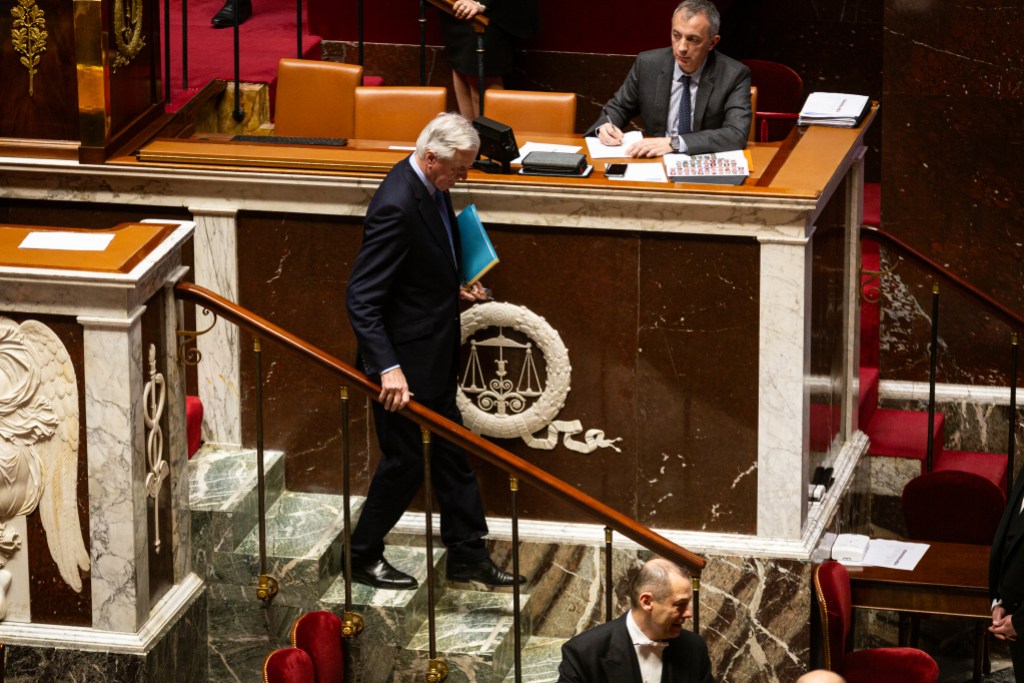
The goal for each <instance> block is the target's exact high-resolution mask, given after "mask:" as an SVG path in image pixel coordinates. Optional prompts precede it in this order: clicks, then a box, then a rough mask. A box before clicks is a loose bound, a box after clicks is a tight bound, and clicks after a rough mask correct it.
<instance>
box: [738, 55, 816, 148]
mask: <svg viewBox="0 0 1024 683" xmlns="http://www.w3.org/2000/svg"><path fill="white" fill-rule="evenodd" d="M743 63H744V64H746V65H747V66H748V67H750V84H751V85H752V86H753V87H755V88H757V108H756V109H755V111H754V123H753V127H756V128H759V130H758V132H757V141H758V142H771V141H772V140H782V139H783V138H785V137H786V136H787V135H789V131H791V130H792V129H793V126H794V125H796V119H797V115H798V114H799V113H800V108H801V107H802V106H803V104H804V81H803V79H802V78H800V74H798V73H797V72H795V71H793V70H792V69H790V68H789V67H788V66H786V65H785V64H779V63H778V62H769V61H766V60H763V59H745V60H743Z"/></svg>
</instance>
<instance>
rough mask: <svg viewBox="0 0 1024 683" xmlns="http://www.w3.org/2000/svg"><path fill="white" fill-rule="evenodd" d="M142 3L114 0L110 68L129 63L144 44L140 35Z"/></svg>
mask: <svg viewBox="0 0 1024 683" xmlns="http://www.w3.org/2000/svg"><path fill="white" fill-rule="evenodd" d="M143 7H144V4H143V2H142V0H114V43H115V45H116V47H117V54H115V55H114V62H113V65H112V70H113V71H117V67H119V66H127V65H129V64H131V62H132V60H133V59H135V57H136V55H138V54H139V52H140V51H141V50H142V48H143V47H144V46H145V45H146V39H145V37H144V36H143V35H142V27H143V20H142V19H143V17H142V11H143Z"/></svg>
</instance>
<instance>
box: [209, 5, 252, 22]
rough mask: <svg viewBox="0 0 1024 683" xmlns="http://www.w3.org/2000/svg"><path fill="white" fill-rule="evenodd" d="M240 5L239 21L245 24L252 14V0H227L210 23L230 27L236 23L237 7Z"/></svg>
mask: <svg viewBox="0 0 1024 683" xmlns="http://www.w3.org/2000/svg"><path fill="white" fill-rule="evenodd" d="M236 6H237V7H238V23H239V24H244V23H245V20H246V19H248V18H249V17H251V16H252V0H227V2H225V3H224V6H223V7H221V8H220V10H219V11H218V12H217V13H216V14H214V15H213V19H211V20H210V23H211V24H213V27H214V28H230V27H232V26H234V25H235V7H236Z"/></svg>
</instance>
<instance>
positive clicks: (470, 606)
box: [392, 588, 532, 683]
mask: <svg viewBox="0 0 1024 683" xmlns="http://www.w3.org/2000/svg"><path fill="white" fill-rule="evenodd" d="M529 600H530V597H529V595H528V594H525V593H524V594H521V595H520V602H521V606H522V610H523V619H522V622H521V641H522V642H524V643H525V642H526V640H527V638H529V635H530V632H531V628H532V624H531V623H530V619H529V617H528V616H527V615H529V613H530V610H529V609H528V603H529ZM435 615H436V630H435V633H436V642H437V652H438V658H439V659H441V660H443V661H444V662H445V664H447V666H448V669H449V676H448V678H447V680H448V681H450V682H451V683H469V682H470V681H473V682H476V681H501V680H503V679H504V678H505V676H506V674H507V673H508V671H509V670H510V669H511V668H512V663H513V657H514V654H513V648H514V642H515V639H514V635H513V619H512V594H511V593H498V592H483V591H470V590H456V589H450V588H449V589H447V590H445V592H444V594H443V595H442V596H441V598H440V600H438V602H437V607H436V610H435ZM428 660H429V636H428V630H427V623H426V622H424V623H423V624H422V625H421V626H420V628H419V629H418V630H417V631H416V633H415V634H414V635H413V637H412V638H411V639H410V640H409V642H408V644H407V645H406V647H405V648H404V649H402V650H401V651H400V652H399V653H398V656H397V658H396V661H395V672H394V675H393V677H392V680H393V681H394V683H412V682H413V681H422V680H423V676H424V672H425V671H426V669H427V662H428Z"/></svg>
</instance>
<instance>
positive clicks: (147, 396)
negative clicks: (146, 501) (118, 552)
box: [142, 344, 171, 553]
mask: <svg viewBox="0 0 1024 683" xmlns="http://www.w3.org/2000/svg"><path fill="white" fill-rule="evenodd" d="M166 401H167V387H166V385H165V383H164V376H163V374H162V373H159V372H157V371H156V344H150V345H149V381H148V382H146V386H145V388H144V389H143V391H142V404H143V405H142V414H143V415H144V419H145V423H146V461H147V462H148V463H149V474H147V475H146V492H147V493H148V494H149V497H150V498H152V499H153V538H154V541H153V547H154V549H155V550H156V552H158V553H159V552H160V490H161V489H162V488H163V483H164V479H166V478H167V477H168V475H170V473H171V469H170V467H169V466H168V465H167V461H166V460H164V430H163V428H162V427H161V426H160V419H161V418H162V417H163V415H164V405H165V403H166Z"/></svg>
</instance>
